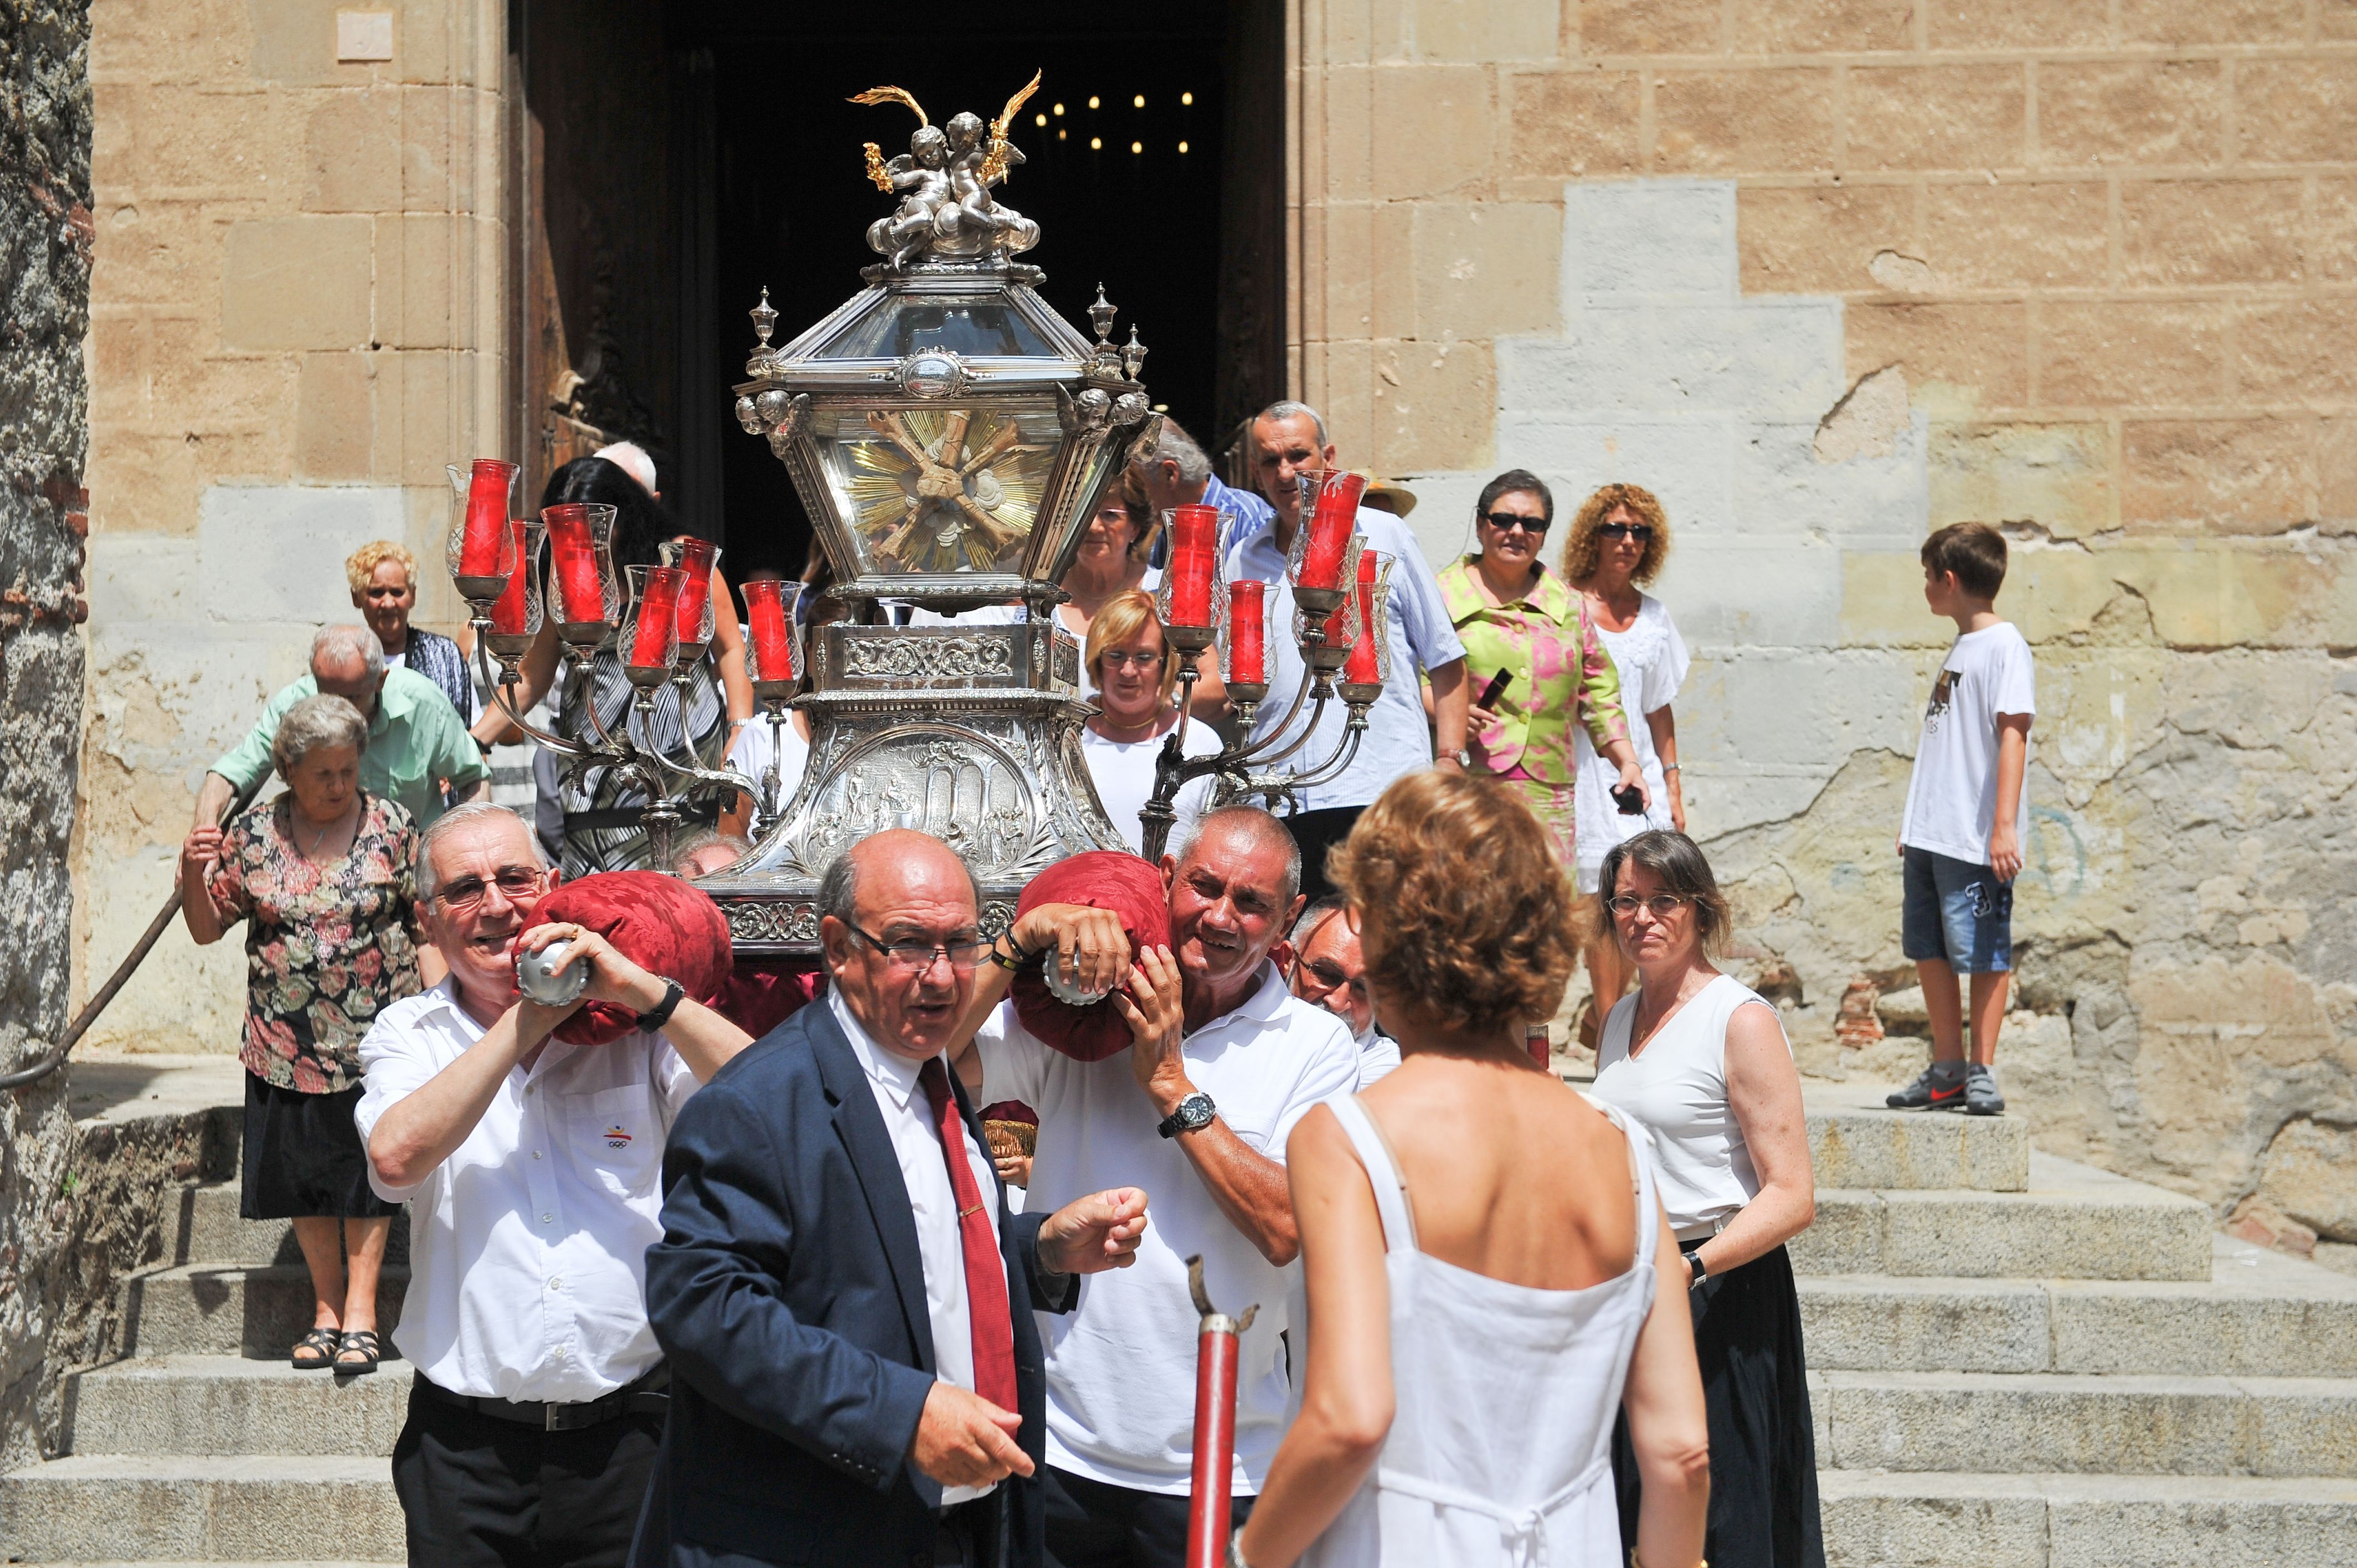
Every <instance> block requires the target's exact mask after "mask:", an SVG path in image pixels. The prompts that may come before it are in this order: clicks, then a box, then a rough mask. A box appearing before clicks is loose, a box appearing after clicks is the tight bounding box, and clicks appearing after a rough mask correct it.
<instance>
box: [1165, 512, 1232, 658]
mask: <svg viewBox="0 0 2357 1568" xmlns="http://www.w3.org/2000/svg"><path fill="white" fill-rule="evenodd" d="M1164 521H1165V522H1166V523H1167V524H1168V527H1169V529H1170V559H1169V562H1168V564H1166V565H1165V566H1164V567H1163V569H1162V583H1161V585H1160V586H1159V587H1157V589H1156V590H1155V595H1154V604H1155V609H1156V611H1157V613H1158V614H1159V615H1160V616H1161V618H1162V635H1163V638H1164V639H1165V640H1166V641H1168V643H1169V644H1170V646H1171V647H1173V648H1175V649H1177V650H1179V652H1181V653H1183V654H1186V655H1188V656H1189V657H1192V656H1193V655H1195V654H1198V653H1200V652H1201V651H1202V650H1205V649H1206V648H1209V647H1211V640H1212V639H1213V638H1215V637H1216V636H1218V635H1219V629H1220V622H1221V620H1222V611H1223V610H1224V609H1225V605H1224V604H1223V603H1222V593H1221V583H1222V579H1223V577H1224V575H1225V574H1224V573H1223V572H1222V569H1221V562H1220V509H1219V508H1217V507H1210V506H1182V507H1177V508H1174V509H1172V510H1171V511H1170V512H1168V514H1166V516H1165V518H1164Z"/></svg>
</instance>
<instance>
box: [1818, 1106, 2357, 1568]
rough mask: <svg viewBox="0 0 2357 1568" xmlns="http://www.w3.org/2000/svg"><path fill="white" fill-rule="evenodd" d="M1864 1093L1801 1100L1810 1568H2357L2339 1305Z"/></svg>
mask: <svg viewBox="0 0 2357 1568" xmlns="http://www.w3.org/2000/svg"><path fill="white" fill-rule="evenodd" d="M1882 1092H1883V1091H1882V1090H1879V1089H1872V1090H1867V1089H1862V1088H1859V1087H1857V1086H1854V1085H1847V1084H1844V1085H1838V1086H1832V1085H1819V1084H1812V1085H1811V1086H1810V1089H1809V1112H1810V1113H1809V1133H1810V1144H1811V1147H1812V1149H1813V1153H1814V1156H1815V1163H1816V1176H1817V1183H1818V1192H1817V1220H1816V1224H1815V1225H1814V1226H1813V1228H1812V1229H1811V1230H1810V1231H1809V1232H1808V1233H1807V1234H1806V1235H1805V1236H1803V1237H1802V1238H1801V1239H1800V1240H1798V1241H1796V1242H1794V1243H1793V1247H1792V1252H1793V1260H1794V1263H1795V1266H1796V1267H1797V1268H1798V1269H1799V1270H1800V1271H1801V1272H1802V1279H1801V1281H1800V1290H1801V1305H1802V1311H1803V1319H1804V1322H1805V1325H1806V1335H1807V1343H1808V1355H1809V1367H1810V1388H1811V1402H1812V1405H1813V1410H1814V1413H1815V1416H1816V1425H1817V1432H1816V1439H1817V1462H1818V1464H1819V1466H1821V1470H1820V1473H1819V1487H1820V1493H1821V1497H1822V1501H1823V1506H1824V1525H1825V1549H1826V1558H1827V1561H1828V1563H1832V1564H1835V1565H1836V1568H1883V1565H1896V1564H1934V1563H1936V1564H1942V1565H1956V1568H1966V1565H1981V1564H1986V1565H1987V1568H1999V1565H2004V1568H2017V1565H2018V1568H2114V1565H2117V1568H2129V1565H2131V1564H2133V1565H2136V1568H2145V1565H2154V1568H2158V1565H2161V1564H2188V1565H2191V1564H2200V1565H2201V1568H2272V1565H2276V1564H2281V1565H2283V1568H2293V1565H2295V1564H2298V1565H2301V1568H2306V1565H2310V1564H2322V1563H2334V1564H2343V1565H2346V1564H2352V1563H2357V1280H2352V1279H2349V1278H2347V1277H2345V1276H2343V1275H2340V1274H2336V1273H2331V1272H2330V1271H2328V1270H2325V1269H2321V1268H2319V1267H2317V1266H2316V1265H2314V1264H2311V1263H2306V1262H2298V1261H2297V1260H2294V1259H2290V1258H2287V1257H2283V1256H2280V1255H2278V1254H2276V1253H2273V1252H2267V1251H2261V1250H2260V1249H2258V1248H2255V1247H2253V1246H2250V1245H2249V1244H2248V1243H2245V1242H2242V1241H2236V1240H2230V1239H2228V1238H2226V1237H2223V1236H2221V1235H2219V1234H2217V1233H2216V1231H2215V1230H2214V1228H2213V1226H2212V1219H2211V1214H2210V1211H2209V1209H2208V1208H2206V1207H2204V1206H2203V1205H2201V1204H2200V1203H2197V1202H2195V1201H2193V1200H2192V1199H2190V1198H2187V1197H2179V1196H2178V1195H2177V1194H2175V1193H2170V1192H2166V1191H2163V1190H2162V1189H2160V1188H2158V1187H2147V1186H2145V1185H2144V1184H2142V1183H2140V1182H2133V1181H2129V1180H2126V1178H2124V1177H2121V1176H2114V1175H2112V1174H2110V1173H2109V1172H2105V1171H2100V1170H2097V1169H2095V1168H2093V1167H2092V1166H2089V1165H2077V1164H2074V1163H2072V1162H2071V1161H2068V1160H2061V1159H2055V1158H2052V1157H2050V1156H2048V1155H2041V1154H2039V1153H2037V1152H2036V1151H2034V1150H2033V1149H2031V1148H2030V1146H2029V1124H2028V1122H2025V1121H2023V1120H2021V1119H2020V1118H2018V1117H1996V1118H1978V1117H1965V1116H1955V1115H1948V1114H1943V1113H1910V1112H1889V1111H1883V1110H1879V1109H1869V1108H1870V1107H1878V1106H1879V1105H1880V1102H1881V1097H1882Z"/></svg>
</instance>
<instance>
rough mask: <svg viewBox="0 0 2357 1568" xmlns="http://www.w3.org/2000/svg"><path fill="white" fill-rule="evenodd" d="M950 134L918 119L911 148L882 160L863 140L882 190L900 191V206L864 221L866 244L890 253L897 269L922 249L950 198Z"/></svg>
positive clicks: (872, 175)
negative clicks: (920, 122)
mask: <svg viewBox="0 0 2357 1568" xmlns="http://www.w3.org/2000/svg"><path fill="white" fill-rule="evenodd" d="M949 157H950V144H949V138H948V137H947V136H945V135H943V134H942V130H941V127H940V126H938V125H920V126H919V127H917V132H916V134H914V135H912V136H910V137H909V150H908V151H907V152H905V153H903V154H901V155H900V156H899V157H897V158H894V159H893V160H892V161H891V162H890V163H886V162H885V161H884V160H883V158H882V156H880V155H879V154H878V153H877V148H876V144H875V143H873V142H870V143H868V144H867V163H868V177H869V178H870V179H873V180H875V181H876V184H877V188H878V189H881V190H892V191H898V192H899V196H900V208H899V211H897V212H895V213H893V214H892V216H891V217H889V218H878V219H877V220H876V221H875V222H873V223H870V224H869V225H868V226H867V247H868V249H870V250H872V251H875V252H877V253H878V254H881V255H884V256H888V257H889V258H891V264H892V268H893V270H894V271H895V272H897V271H899V269H900V268H901V267H904V266H906V265H907V264H908V263H909V262H910V261H912V260H914V259H915V258H916V257H918V256H919V255H921V254H922V253H923V252H924V251H925V249H926V247H927V246H928V245H929V244H930V243H931V240H932V237H933V221H934V218H935V216H936V214H938V213H939V211H940V210H941V208H942V204H943V203H944V202H946V201H948V200H949V199H950V177H949V172H948V169H947V165H948V163H949Z"/></svg>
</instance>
